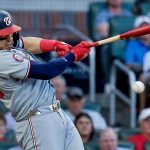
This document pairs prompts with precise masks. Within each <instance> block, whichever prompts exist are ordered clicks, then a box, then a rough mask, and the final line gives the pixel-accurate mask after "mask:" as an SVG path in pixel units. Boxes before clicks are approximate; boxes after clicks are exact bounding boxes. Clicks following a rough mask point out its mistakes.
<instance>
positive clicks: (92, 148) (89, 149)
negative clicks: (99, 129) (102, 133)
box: [84, 142, 99, 150]
mask: <svg viewBox="0 0 150 150" xmlns="http://www.w3.org/2000/svg"><path fill="white" fill-rule="evenodd" d="M84 148H85V150H99V147H98V145H97V144H96V143H93V142H90V143H87V144H84Z"/></svg>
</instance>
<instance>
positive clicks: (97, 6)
mask: <svg viewBox="0 0 150 150" xmlns="http://www.w3.org/2000/svg"><path fill="white" fill-rule="evenodd" d="M106 7H107V3H106V2H93V3H91V4H90V5H89V10H88V13H87V21H88V22H87V24H88V31H89V35H90V37H91V38H92V39H94V34H93V33H94V26H95V17H96V15H97V13H98V12H99V11H101V10H103V9H104V8H106ZM122 7H123V8H124V9H128V10H129V11H131V12H132V10H133V5H132V3H123V5H122Z"/></svg>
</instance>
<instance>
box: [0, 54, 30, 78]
mask: <svg viewBox="0 0 150 150" xmlns="http://www.w3.org/2000/svg"><path fill="white" fill-rule="evenodd" d="M29 70H30V61H29V60H28V59H26V58H25V57H24V56H23V55H21V54H18V53H14V52H9V51H3V52H0V78H4V79H6V78H14V79H22V80H23V79H26V78H27V76H28V74H29Z"/></svg>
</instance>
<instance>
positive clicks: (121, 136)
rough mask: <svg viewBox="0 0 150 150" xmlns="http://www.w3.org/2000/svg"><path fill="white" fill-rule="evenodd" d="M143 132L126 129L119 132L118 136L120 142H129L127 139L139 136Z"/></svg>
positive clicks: (136, 129)
mask: <svg viewBox="0 0 150 150" xmlns="http://www.w3.org/2000/svg"><path fill="white" fill-rule="evenodd" d="M140 132H141V130H140V129H139V128H135V129H124V130H121V131H119V133H118V135H119V139H120V140H127V138H128V137H129V136H132V135H135V134H139V133H140Z"/></svg>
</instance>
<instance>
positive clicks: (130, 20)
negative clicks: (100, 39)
mask: <svg viewBox="0 0 150 150" xmlns="http://www.w3.org/2000/svg"><path fill="white" fill-rule="evenodd" d="M134 20H135V17H113V18H111V19H110V20H109V22H110V28H109V29H110V30H109V34H110V37H111V36H114V35H118V34H121V33H124V32H127V31H129V30H131V29H133V28H134V26H133V25H134ZM125 46H126V40H121V41H117V42H113V43H111V44H110V49H111V55H112V57H113V58H118V59H120V60H124V50H125Z"/></svg>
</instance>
